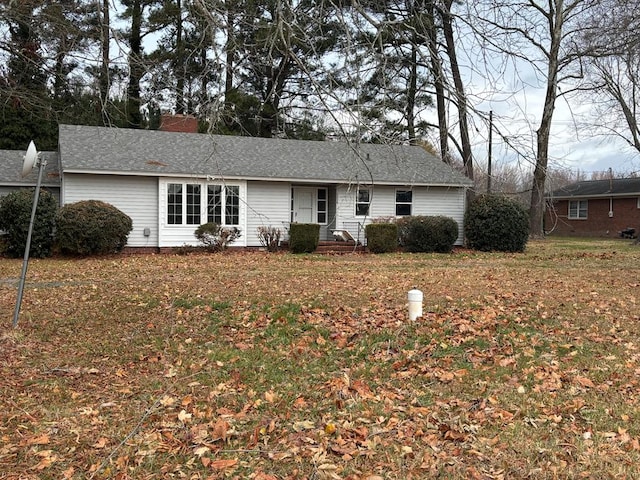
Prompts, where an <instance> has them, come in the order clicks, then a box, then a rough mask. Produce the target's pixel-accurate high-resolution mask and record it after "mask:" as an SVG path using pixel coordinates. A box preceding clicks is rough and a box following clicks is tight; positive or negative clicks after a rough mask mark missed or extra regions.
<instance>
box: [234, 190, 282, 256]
mask: <svg viewBox="0 0 640 480" xmlns="http://www.w3.org/2000/svg"><path fill="white" fill-rule="evenodd" d="M290 220H291V185H290V184H289V183H286V182H277V183H276V182H249V183H248V184H247V229H246V231H245V232H243V236H244V237H245V238H246V242H247V245H248V246H252V247H254V246H260V241H259V240H258V236H257V234H256V230H257V228H258V227H260V226H266V227H269V226H271V227H276V228H279V229H280V230H281V231H282V237H281V238H282V239H283V240H284V238H285V237H286V232H285V229H286V228H288V227H289V222H290Z"/></svg>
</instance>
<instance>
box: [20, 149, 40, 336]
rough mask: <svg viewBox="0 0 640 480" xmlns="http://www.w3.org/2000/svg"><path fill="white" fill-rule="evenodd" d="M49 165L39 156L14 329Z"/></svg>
mask: <svg viewBox="0 0 640 480" xmlns="http://www.w3.org/2000/svg"><path fill="white" fill-rule="evenodd" d="M46 165H47V162H46V160H42V159H41V158H40V154H38V181H37V182H36V191H35V193H34V197H33V206H32V207H31V220H30V221H29V231H28V233H27V245H26V246H25V248H24V259H23V260H22V274H21V275H20V284H19V285H18V300H17V301H16V309H15V310H14V312H13V328H16V327H17V326H18V315H20V304H21V303H22V294H23V292H24V281H25V279H26V277H27V267H28V266H29V250H30V249H31V235H32V233H33V224H34V223H35V218H36V209H37V208H38V198H39V197H40V183H41V182H42V172H43V170H44V167H45V166H46Z"/></svg>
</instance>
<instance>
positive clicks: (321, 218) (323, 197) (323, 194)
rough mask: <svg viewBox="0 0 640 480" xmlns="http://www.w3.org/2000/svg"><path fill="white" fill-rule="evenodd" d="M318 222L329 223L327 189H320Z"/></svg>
mask: <svg viewBox="0 0 640 480" xmlns="http://www.w3.org/2000/svg"><path fill="white" fill-rule="evenodd" d="M318 223H327V189H326V188H319V189H318Z"/></svg>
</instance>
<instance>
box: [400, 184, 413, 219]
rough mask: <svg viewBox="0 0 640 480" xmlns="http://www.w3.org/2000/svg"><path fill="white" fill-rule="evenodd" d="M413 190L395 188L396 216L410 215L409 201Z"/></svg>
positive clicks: (411, 198)
mask: <svg viewBox="0 0 640 480" xmlns="http://www.w3.org/2000/svg"><path fill="white" fill-rule="evenodd" d="M412 200H413V192H412V191H411V190H396V216H398V217H404V216H408V215H411V202H412Z"/></svg>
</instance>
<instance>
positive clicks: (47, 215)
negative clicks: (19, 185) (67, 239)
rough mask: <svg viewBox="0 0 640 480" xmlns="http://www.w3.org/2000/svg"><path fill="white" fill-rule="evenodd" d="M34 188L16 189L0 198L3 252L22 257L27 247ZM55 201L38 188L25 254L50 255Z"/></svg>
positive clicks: (35, 255)
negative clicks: (27, 251) (28, 239)
mask: <svg viewBox="0 0 640 480" xmlns="http://www.w3.org/2000/svg"><path fill="white" fill-rule="evenodd" d="M34 194H35V189H34V188H31V189H25V190H17V191H15V192H11V193H9V194H8V195H5V196H4V197H2V198H0V230H3V231H4V232H5V234H4V235H3V240H2V243H3V244H4V253H5V254H6V255H8V256H10V257H22V256H23V255H24V250H25V247H26V246H27V235H28V233H29V223H30V222H31V210H32V209H33V196H34ZM57 211H58V201H57V200H56V198H55V197H54V196H53V195H52V194H51V193H50V192H48V191H47V190H44V189H41V190H40V196H39V198H38V206H37V208H36V216H35V218H34V221H33V232H32V233H31V248H30V249H29V250H30V252H29V256H31V257H36V258H44V257H48V256H49V255H51V250H52V247H53V232H54V229H55V224H56V212H57Z"/></svg>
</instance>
